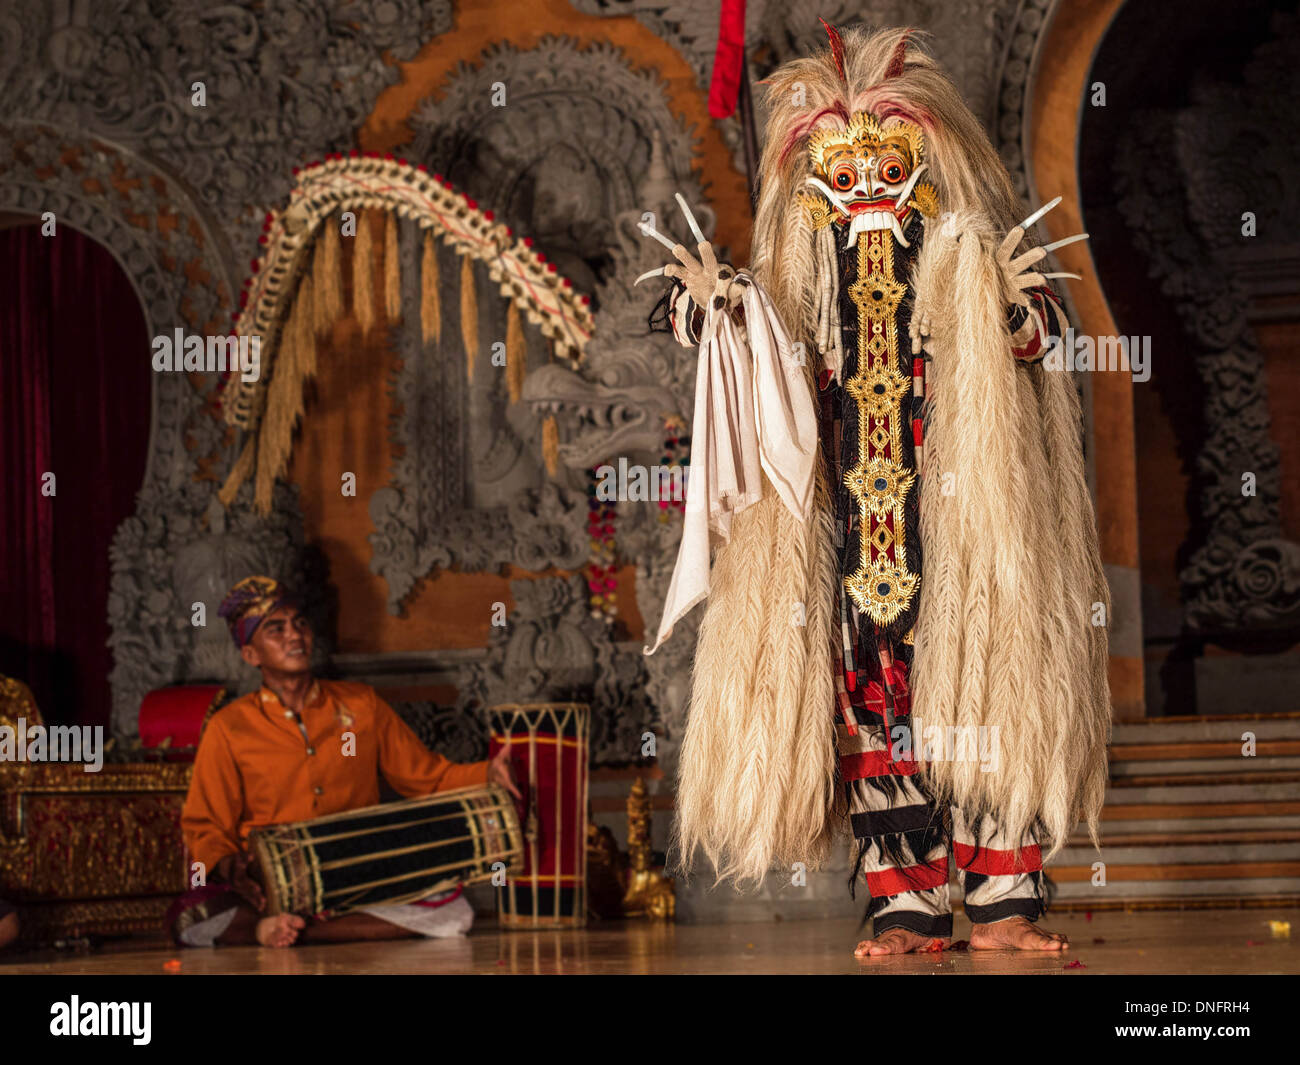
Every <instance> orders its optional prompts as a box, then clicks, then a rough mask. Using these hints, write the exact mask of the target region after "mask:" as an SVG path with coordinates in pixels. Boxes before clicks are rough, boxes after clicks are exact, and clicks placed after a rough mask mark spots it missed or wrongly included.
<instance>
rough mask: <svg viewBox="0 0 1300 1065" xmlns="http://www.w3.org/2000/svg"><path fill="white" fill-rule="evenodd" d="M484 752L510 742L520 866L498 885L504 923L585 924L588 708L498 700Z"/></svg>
mask: <svg viewBox="0 0 1300 1065" xmlns="http://www.w3.org/2000/svg"><path fill="white" fill-rule="evenodd" d="M487 716H488V724H489V726H490V728H491V739H490V740H489V744H488V746H489V757H496V754H497V752H498V751H500V750H501V748H502V747H503V746H504V745H505V744H506V743H509V745H510V761H511V764H512V765H513V767H514V772H515V780H517V781H518V782H519V790H520V791H521V792H523V793H524V799H523V803H522V804H521V808H520V809H521V812H520V816H519V820H520V823H521V824H522V825H523V828H524V853H523V866H522V868H521V869H519V870H516V871H512V872H511V873H510V874H508V876H507V879H506V885H505V887H498V889H497V902H498V907H497V909H498V916H499V920H500V923H501V925H502V926H504V927H507V928H561V927H573V926H576V925H583V924H586V923H587V757H588V747H587V744H588V731H589V726H590V711H589V709H588V708H587V707H586V706H585V705H583V704H582V703H506V704H503V705H500V706H494V707H491V708H489V709H488V711H487Z"/></svg>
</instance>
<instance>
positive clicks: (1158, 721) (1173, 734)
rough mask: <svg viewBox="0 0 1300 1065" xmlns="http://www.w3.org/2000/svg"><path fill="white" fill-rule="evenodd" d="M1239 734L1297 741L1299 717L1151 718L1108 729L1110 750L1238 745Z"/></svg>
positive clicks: (1299, 729)
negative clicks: (1215, 743) (1198, 743)
mask: <svg viewBox="0 0 1300 1065" xmlns="http://www.w3.org/2000/svg"><path fill="white" fill-rule="evenodd" d="M1243 732H1253V733H1254V734H1255V738H1256V739H1257V740H1260V741H1263V740H1286V739H1290V740H1294V739H1300V713H1297V714H1242V715H1238V716H1231V717H1210V718H1202V717H1197V718H1176V717H1175V718H1169V717H1163V718H1152V719H1151V720H1149V721H1123V722H1116V723H1115V724H1114V725H1112V726H1111V737H1110V742H1111V746H1112V747H1116V746H1122V745H1125V744H1135V743H1190V742H1196V741H1204V742H1210V741H1219V742H1222V741H1230V740H1232V741H1236V742H1237V743H1240V742H1241V734H1242V733H1243Z"/></svg>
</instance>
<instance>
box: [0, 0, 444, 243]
mask: <svg viewBox="0 0 1300 1065" xmlns="http://www.w3.org/2000/svg"><path fill="white" fill-rule="evenodd" d="M451 26H452V5H451V2H450V0H276V2H275V3H270V4H263V5H258V6H256V7H253V6H246V5H242V4H209V3H203V2H201V0H176V2H170V3H166V4H156V3H151V2H149V0H121V2H118V3H114V4H67V3H65V4H21V5H20V4H15V5H10V6H9V8H8V10H7V12H6V13H5V14H4V15H0V98H3V99H4V101H5V103H6V109H7V111H8V113H9V114H11V115H19V116H22V117H23V118H27V119H34V120H38V121H41V122H44V123H47V124H49V125H52V126H55V127H58V128H60V129H66V130H76V131H79V132H81V131H84V132H86V133H89V134H93V135H94V136H97V137H102V138H105V139H107V140H111V141H112V142H114V143H115V144H118V145H122V146H126V147H129V148H130V149H132V150H134V151H136V152H139V153H140V154H141V155H143V156H145V157H147V158H149V159H151V160H157V161H158V162H159V163H162V164H163V165H164V167H165V169H166V170H167V172H168V173H171V174H174V175H176V176H177V178H178V180H179V181H180V183H181V184H182V185H184V186H185V187H186V188H188V189H189V190H191V194H192V195H193V196H194V198H195V199H196V200H197V201H198V203H200V204H201V205H202V207H203V209H204V211H205V213H206V214H207V215H208V216H209V217H210V218H212V219H213V220H215V222H216V223H217V224H216V226H215V227H214V228H216V229H217V230H218V232H219V234H220V237H221V239H222V241H223V252H222V254H223V256H224V257H225V258H226V259H227V261H228V262H229V261H234V262H239V263H243V262H245V261H246V260H247V259H248V258H249V257H250V255H251V252H252V250H253V249H254V248H255V247H256V244H257V234H258V227H259V225H260V224H261V216H262V210H263V209H264V205H266V204H270V203H281V202H283V201H284V200H285V199H287V198H288V195H289V189H290V187H291V184H292V180H293V178H292V173H291V171H292V168H293V167H294V166H295V165H296V164H298V163H299V162H301V161H302V160H303V159H305V158H308V157H313V158H319V157H320V156H321V155H323V154H324V153H325V152H326V151H337V150H339V149H343V148H348V147H351V144H352V136H353V131H354V130H355V129H357V128H358V127H359V126H360V125H361V123H362V122H363V121H364V120H365V118H366V116H367V115H368V114H369V113H370V111H371V109H372V108H373V106H374V101H375V98H376V97H377V96H378V95H379V93H380V92H381V91H382V90H383V89H385V88H387V87H388V86H389V85H391V84H393V83H394V82H396V81H397V78H398V73H399V72H398V68H397V67H396V66H395V65H393V64H389V63H386V62H385V61H384V56H385V54H387V55H389V56H390V57H391V58H392V59H396V60H408V59H411V58H413V57H414V55H415V53H416V52H417V51H418V49H419V47H420V45H421V44H422V43H423V42H425V41H427V40H429V39H431V38H432V37H434V36H436V35H437V34H440V33H445V32H446V31H447V30H449V29H450V28H451ZM196 82H202V83H203V85H204V90H205V93H206V101H205V106H202V107H196V106H195V105H194V104H193V102H192V96H193V93H194V88H193V86H194V84H195V83H196ZM232 257H233V258H232Z"/></svg>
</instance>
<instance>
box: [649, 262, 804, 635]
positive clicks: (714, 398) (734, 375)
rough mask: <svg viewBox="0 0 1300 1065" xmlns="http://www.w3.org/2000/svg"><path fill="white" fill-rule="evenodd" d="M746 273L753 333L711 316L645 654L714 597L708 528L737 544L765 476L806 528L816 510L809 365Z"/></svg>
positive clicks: (718, 313) (721, 313)
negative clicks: (674, 535)
mask: <svg viewBox="0 0 1300 1065" xmlns="http://www.w3.org/2000/svg"><path fill="white" fill-rule="evenodd" d="M737 276H738V277H743V278H744V279H745V280H746V281H748V284H747V285H745V295H744V299H743V301H742V304H741V305H742V307H743V308H744V312H745V331H744V334H742V331H741V330H740V328H739V327H738V326H737V325H736V323H735V322H734V321H733V320H732V318H731V316H730V315H729V314H727V313H726V312H725V310H718V309H716V308H714V307H709V308H706V310H705V322H704V329H703V333H702V335H703V336H704V337H705V340H704V342H703V343H701V344H700V360H699V369H698V372H697V374H696V379H695V416H694V421H693V422H692V424H691V464H690V475H689V477H688V478H687V490H686V520H685V523H684V525H683V526H682V541H681V546H680V547H679V548H678V550H677V564H676V566H675V568H674V569H673V576H672V581H671V583H670V584H669V585H668V595H667V597H666V598H665V600H664V612H663V618H662V620H661V621H660V622H659V634H658V637H657V639H656V640H655V644H654V646H653V647H648V646H647V647H645V648H644V649H643V650H644V653H645V654H648V655H650V654H654V653H655V651H657V650H658V649H659V646H660V644H662V643H663V642H664V640H666V639H668V637H669V636H671V635H672V631H673V625H674V624H675V623H676V622H677V620H678V618H680V617H681V616H682V615H683V614H685V613H686V612H687V611H689V610H690V609H691V608H692V607H693V606H695V605H696V604H697V603H698V602H700V600H702V599H704V598H705V597H706V596H707V595H708V594H709V530H710V529H712V530H713V531H714V532H716V533H718V534H719V535H720V536H721V537H722V539H723V541H730V539H731V519H732V516H733V515H734V514H738V513H739V512H740V511H742V510H744V509H745V508H746V507H747V506H749V505H750V504H751V503H757V502H758V500H759V499H760V498H762V491H763V480H762V476H761V473H766V474H767V478H768V480H769V481H771V483H772V486H773V487H774V488H775V489H776V492H777V495H779V496H780V497H781V502H782V503H784V504H785V506H786V508H787V509H788V510H789V511H790V513H791V514H793V515H794V516H795V517H797V518H799V519H800V520H801V521H806V520H807V518H808V511H809V508H810V507H811V505H812V494H813V463H814V462H815V461H816V457H817V412H816V409H815V408H814V407H813V400H812V395H811V393H810V391H809V388H808V384H807V378H806V377H805V376H804V375H805V371H804V367H803V366H802V365H801V364H800V363H799V362H796V360H795V353H794V350H793V345H792V344H791V343H790V338H789V337H788V336H787V335H786V332H785V326H784V325H782V323H781V319H780V316H779V315H778V314H777V311H776V307H774V306H773V304H772V301H771V300H770V299H769V298H768V295H767V293H766V292H764V291H763V290H762V289H761V288H760V287H759V285H758V283H757V282H756V281H755V280H754V278H753V276H752V275H750V274H748V273H747V272H745V271H741V272H740V273H739V274H737ZM745 334H747V337H746V335H745ZM746 339H747V340H748V343H746ZM760 470H761V473H760Z"/></svg>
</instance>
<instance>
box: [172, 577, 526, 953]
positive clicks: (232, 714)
mask: <svg viewBox="0 0 1300 1065" xmlns="http://www.w3.org/2000/svg"><path fill="white" fill-rule="evenodd" d="M219 613H220V615H221V616H222V617H223V618H225V619H226V621H227V623H228V625H229V627H230V633H231V636H232V637H233V638H234V641H235V645H236V646H237V647H238V648H239V651H240V654H241V656H242V657H243V659H244V661H245V662H248V663H249V664H250V665H252V666H256V667H257V668H258V669H260V670H261V671H262V687H261V689H260V690H259V691H256V692H253V693H251V694H249V695H245V696H243V697H242V698H239V699H236V700H235V701H234V702H232V703H230V704H229V705H228V706H225V707H222V708H221V709H220V710H219V711H217V713H216V714H214V715H213V716H212V718H211V720H210V721H209V722H208V723H207V727H206V728H205V729H204V731H203V735H202V737H201V739H200V742H199V749H198V755H197V757H196V759H195V762H194V775H193V778H192V780H191V783H190V790H189V794H188V795H187V797H186V799H185V805H184V808H183V810H182V814H181V828H182V830H183V832H184V836H185V842H186V845H187V846H188V847H189V850H190V853H191V860H192V861H195V862H202V863H203V865H204V867H205V870H206V873H205V876H206V884H205V885H204V886H201V887H198V888H196V889H195V890H192V891H189V892H187V893H186V894H185V895H183V896H181V898H180V899H178V900H177V902H176V904H175V905H173V907H172V910H171V912H170V913H169V915H168V918H169V924H170V926H171V931H172V935H173V937H174V938H175V939H176V940H177V942H178V943H180V944H183V945H186V946H210V945H213V944H236V943H247V944H251V943H254V942H257V943H261V944H263V945H264V946H269V947H287V946H289V945H291V944H294V943H303V942H308V943H312V942H323V941H342V940H356V939H394V938H399V937H403V936H412V935H429V936H445V935H456V934H460V933H462V932H464V931H466V930H468V928H469V925H470V923H471V922H472V920H473V911H472V910H471V909H470V906H469V903H468V902H467V901H466V900H465V899H464V898H463V897H462V896H461V894H460V889H459V888H457V889H456V890H454V891H451V892H445V893H443V894H442V895H440V896H436V897H434V898H431V899H427V900H422V901H421V902H417V903H413V904H410V905H391V906H370V907H365V908H363V910H361V911H357V912H352V913H347V914H343V915H341V916H335V917H333V918H332V919H331V918H330V917H329V915H300V914H278V915H275V916H266V915H264V911H265V908H266V902H265V898H264V895H263V892H262V888H261V886H260V885H259V884H258V882H257V880H256V879H255V878H254V876H253V875H252V874H253V873H254V872H255V870H253V869H250V860H251V859H250V855H249V854H248V852H247V841H248V836H249V833H250V832H251V831H252V830H253V829H254V828H257V827H260V826H264V825H275V824H286V823H291V822H295V821H307V820H312V819H314V818H317V817H323V816H325V815H326V814H333V813H340V812H343V811H347V810H355V809H358V808H360V807H363V806H372V805H374V804H375V803H377V802H379V781H378V774H379V773H381V772H382V773H383V775H384V778H385V779H386V780H387V781H388V783H389V784H390V785H391V786H392V787H393V789H394V790H396V791H397V792H399V793H400V794H402V795H404V796H406V797H409V798H414V797H416V796H422V795H428V794H431V793H433V792H437V791H447V790H449V789H451V788H463V787H467V786H470V785H482V784H488V783H495V784H500V785H502V786H503V787H505V788H506V789H507V790H508V791H510V792H511V793H513V794H514V795H515V796H516V797H519V791H518V789H517V788H516V787H515V782H514V778H513V775H512V773H511V770H510V764H509V762H508V761H507V760H506V758H507V752H506V751H504V750H503V751H502V752H501V754H500V755H498V756H497V757H496V758H495V759H493V760H492V761H491V762H486V761H484V762H473V763H468V764H457V763H453V762H449V761H448V760H447V759H446V758H444V757H442V756H441V755H438V754H434V753H433V752H431V751H429V750H428V748H426V747H425V746H424V744H423V743H421V742H420V739H419V737H417V736H416V735H415V733H414V732H413V731H411V729H410V728H409V727H408V726H407V725H406V723H405V722H403V721H402V719H401V718H399V717H398V716H397V714H396V713H395V712H394V711H393V709H392V708H391V707H390V706H389V705H388V704H387V703H385V702H384V701H383V700H382V699H380V698H379V696H378V695H377V694H376V692H375V690H374V689H373V688H371V687H370V686H368V685H365V684H353V683H345V682H342V681H329V680H318V679H316V678H314V677H313V675H312V670H311V652H312V633H311V628H310V625H309V624H308V622H307V619H306V618H305V617H304V616H303V615H302V613H301V611H300V610H299V606H298V603H297V601H296V600H295V599H294V597H293V596H292V595H291V594H290V593H289V592H288V591H287V590H286V589H285V588H284V586H283V585H281V584H280V583H279V582H277V581H275V580H272V579H271V578H269V577H248V578H246V579H244V580H242V581H240V582H239V583H238V584H236V585H235V587H234V588H233V589H232V590H231V591H230V594H229V595H228V596H227V597H226V599H225V601H224V602H223V603H222V604H221V608H220V611H219Z"/></svg>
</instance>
